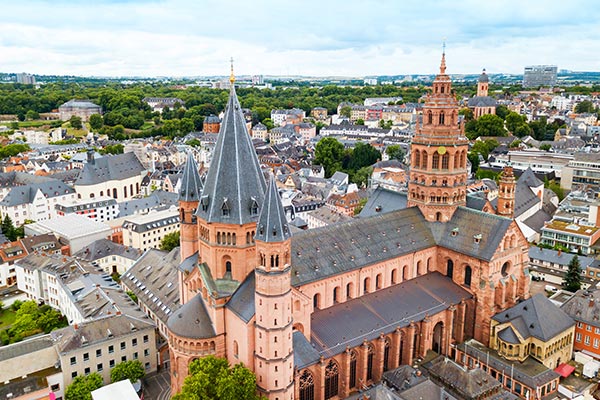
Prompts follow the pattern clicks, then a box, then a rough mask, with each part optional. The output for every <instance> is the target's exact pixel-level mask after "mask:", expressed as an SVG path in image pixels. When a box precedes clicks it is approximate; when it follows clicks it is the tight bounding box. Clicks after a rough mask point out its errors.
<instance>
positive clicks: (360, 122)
mask: <svg viewBox="0 0 600 400" xmlns="http://www.w3.org/2000/svg"><path fill="white" fill-rule="evenodd" d="M364 124H365V120H364V119H362V118H359V119H357V120H356V121H355V122H354V125H364Z"/></svg>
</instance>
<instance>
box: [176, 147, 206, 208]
mask: <svg viewBox="0 0 600 400" xmlns="http://www.w3.org/2000/svg"><path fill="white" fill-rule="evenodd" d="M201 194H202V180H201V179H200V174H199V173H198V165H197V164H196V160H194V156H193V155H192V152H191V151H190V152H189V153H188V155H187V160H186V162H185V167H183V177H182V178H181V189H180V190H179V200H181V201H199V200H200V195H201Z"/></svg>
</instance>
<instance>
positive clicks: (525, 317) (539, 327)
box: [492, 293, 575, 342]
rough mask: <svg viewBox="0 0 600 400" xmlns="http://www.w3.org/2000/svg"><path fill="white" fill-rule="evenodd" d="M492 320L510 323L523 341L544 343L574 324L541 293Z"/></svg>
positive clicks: (495, 316)
mask: <svg viewBox="0 0 600 400" xmlns="http://www.w3.org/2000/svg"><path fill="white" fill-rule="evenodd" d="M492 318H493V319H494V320H495V321H498V322H499V323H504V322H511V324H512V325H513V327H514V328H515V329H517V330H518V331H519V334H520V335H521V337H523V338H524V339H527V338H529V337H531V336H533V337H535V338H538V339H540V340H542V341H544V342H545V341H547V340H550V339H552V338H553V337H555V336H556V335H558V334H560V333H562V332H564V331H565V330H566V329H568V328H570V327H571V326H573V325H574V324H575V322H574V321H573V319H572V318H571V317H569V315H568V314H567V313H565V312H564V311H563V310H561V309H560V308H559V307H558V306H556V305H555V304H554V303H553V302H552V301H550V300H549V299H548V298H547V297H546V296H544V295H543V294H541V293H538V294H536V295H534V296H532V297H530V298H529V299H527V300H525V301H522V302H521V303H519V304H517V305H515V306H513V307H511V308H509V309H508V310H504V311H502V312H500V313H498V314H496V315H494V316H493V317H492ZM513 321H515V322H516V323H514V322H513Z"/></svg>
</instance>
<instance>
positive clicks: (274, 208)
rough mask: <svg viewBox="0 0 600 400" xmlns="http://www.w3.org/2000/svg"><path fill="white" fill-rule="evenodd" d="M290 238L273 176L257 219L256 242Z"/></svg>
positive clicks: (281, 240)
mask: <svg viewBox="0 0 600 400" xmlns="http://www.w3.org/2000/svg"><path fill="white" fill-rule="evenodd" d="M291 236H292V234H291V232H290V227H289V226H288V223H287V219H286V218H285V212H284V211H283V206H282V204H281V199H280V197H279V191H278V190H277V185H276V184H275V176H271V180H270V182H269V187H268V188H267V194H266V196H265V202H264V203H263V206H262V209H261V210H260V217H258V223H257V230H256V240H260V241H263V242H266V243H273V242H283V241H286V240H287V239H289V238H290V237H291Z"/></svg>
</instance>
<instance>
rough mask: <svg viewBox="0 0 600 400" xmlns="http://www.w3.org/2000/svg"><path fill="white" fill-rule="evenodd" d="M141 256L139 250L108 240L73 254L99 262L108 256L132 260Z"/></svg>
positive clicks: (93, 243)
mask: <svg viewBox="0 0 600 400" xmlns="http://www.w3.org/2000/svg"><path fill="white" fill-rule="evenodd" d="M140 255H141V252H140V251H139V250H138V249H134V248H133V247H127V246H123V245H122V244H118V243H115V242H113V241H111V240H108V239H99V240H96V241H95V242H92V243H90V244H89V245H88V246H86V247H85V248H83V249H81V250H79V251H78V252H77V253H75V254H73V256H74V257H80V258H83V259H84V260H87V261H94V260H99V259H101V258H104V257H108V256H121V257H125V258H128V259H130V260H137V259H138V258H139V257H140Z"/></svg>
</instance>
